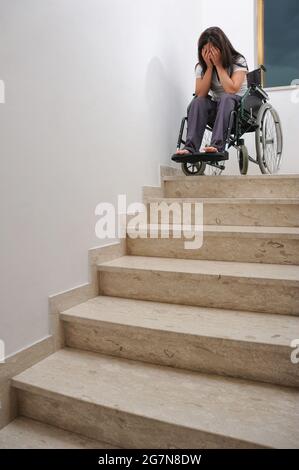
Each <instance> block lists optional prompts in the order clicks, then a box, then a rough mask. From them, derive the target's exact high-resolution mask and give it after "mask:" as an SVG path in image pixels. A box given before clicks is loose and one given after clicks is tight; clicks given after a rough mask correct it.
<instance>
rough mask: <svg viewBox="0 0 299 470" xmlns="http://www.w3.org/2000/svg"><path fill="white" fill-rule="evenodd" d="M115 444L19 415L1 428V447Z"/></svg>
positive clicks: (98, 446)
mask: <svg viewBox="0 0 299 470" xmlns="http://www.w3.org/2000/svg"><path fill="white" fill-rule="evenodd" d="M114 448H115V447H114V446H111V445H110V444H107V443H103V442H100V441H95V440H93V439H89V438H87V437H85V436H82V435H80V434H75V433H73V432H69V431H64V430H63V429H59V428H57V427H55V426H49V425H48V424H45V423H40V422H39V421H35V420H33V419H29V418H24V417H18V418H16V419H15V420H14V421H12V422H11V423H9V424H8V425H7V426H5V428H2V429H1V430H0V449H114Z"/></svg>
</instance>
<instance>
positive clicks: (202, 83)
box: [195, 47, 213, 96]
mask: <svg viewBox="0 0 299 470" xmlns="http://www.w3.org/2000/svg"><path fill="white" fill-rule="evenodd" d="M202 57H203V59H204V61H205V63H206V64H207V70H206V72H205V74H204V76H203V77H202V78H200V77H199V78H197V79H196V83H195V94H196V95H197V96H208V94H209V91H210V89H211V83H212V76H213V63H212V61H211V58H210V51H209V49H208V48H207V47H204V48H203V50H202Z"/></svg>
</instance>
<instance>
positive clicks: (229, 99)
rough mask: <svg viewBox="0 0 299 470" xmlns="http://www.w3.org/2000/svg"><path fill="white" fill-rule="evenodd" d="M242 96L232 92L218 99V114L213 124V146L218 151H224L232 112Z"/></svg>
mask: <svg viewBox="0 0 299 470" xmlns="http://www.w3.org/2000/svg"><path fill="white" fill-rule="evenodd" d="M240 100H241V97H240V96H239V95H234V94H232V93H225V94H224V95H222V96H221V98H220V100H219V101H218V106H217V115H216V119H215V123H214V126H213V132H212V139H211V147H209V148H210V149H211V148H215V149H216V150H217V151H218V152H223V151H224V149H225V143H226V138H227V130H228V125H229V118H230V113H231V111H233V110H234V109H235V108H236V106H237V104H238V103H239V101H240Z"/></svg>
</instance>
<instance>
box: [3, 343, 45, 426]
mask: <svg viewBox="0 0 299 470" xmlns="http://www.w3.org/2000/svg"><path fill="white" fill-rule="evenodd" d="M53 352H54V342H53V338H52V336H48V337H47V338H44V339H42V340H41V341H38V342H37V343H34V344H33V345H31V346H29V347H27V348H25V349H22V350H21V351H19V352H17V353H15V354H13V355H12V356H9V357H8V358H6V359H5V362H3V363H0V429H1V428H3V427H4V426H6V425H7V424H8V423H10V421H12V420H13V419H15V417H16V416H17V414H18V406H17V399H16V394H15V391H14V389H13V388H12V387H11V385H10V382H11V378H12V377H14V376H15V375H17V374H20V373H21V372H23V371H24V370H25V369H28V368H29V367H31V366H33V365H34V364H36V363H37V362H39V361H41V360H42V359H44V358H45V357H47V356H49V355H50V354H52V353H53Z"/></svg>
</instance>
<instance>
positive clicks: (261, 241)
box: [127, 233, 299, 265]
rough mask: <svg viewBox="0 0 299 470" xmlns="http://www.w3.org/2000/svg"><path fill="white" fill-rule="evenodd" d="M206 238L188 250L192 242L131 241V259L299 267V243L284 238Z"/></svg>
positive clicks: (205, 235)
mask: <svg viewBox="0 0 299 470" xmlns="http://www.w3.org/2000/svg"><path fill="white" fill-rule="evenodd" d="M237 235H238V234H234V235H232V236H229V235H224V234H221V233H219V234H217V235H216V236H214V235H213V236H212V235H209V234H206V233H204V234H203V245H202V247H201V248H199V249H198V248H197V249H185V248H184V243H185V241H188V239H184V238H182V239H179V238H164V239H163V238H150V237H149V235H148V238H135V239H133V238H130V237H129V236H128V237H127V250H128V254H129V255H135V256H159V257H165V258H182V259H183V258H184V259H204V260H216V261H237V262H249V263H251V262H252V263H274V264H295V265H296V264H299V239H290V238H285V239H284V238H282V237H277V238H276V237H273V236H271V237H270V236H269V237H262V238H261V237H260V238H259V237H254V236H252V237H245V236H237Z"/></svg>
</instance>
